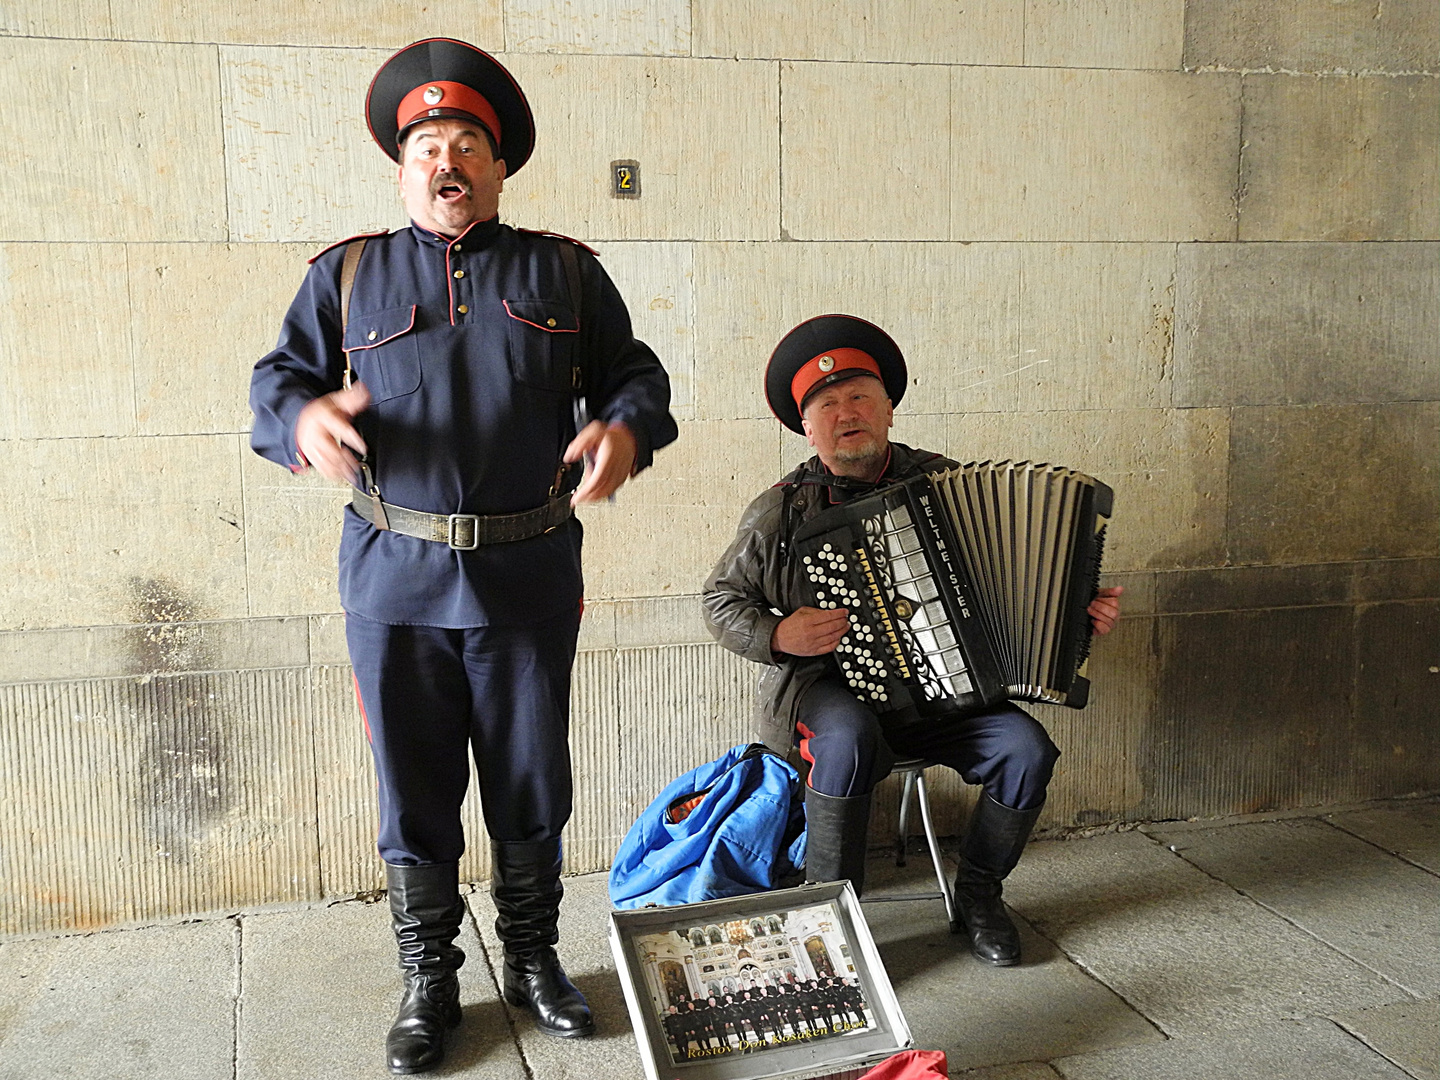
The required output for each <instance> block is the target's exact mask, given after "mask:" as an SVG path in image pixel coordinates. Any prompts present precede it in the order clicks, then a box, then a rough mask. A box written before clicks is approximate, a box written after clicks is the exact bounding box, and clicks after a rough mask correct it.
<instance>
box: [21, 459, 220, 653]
mask: <svg viewBox="0 0 1440 1080" xmlns="http://www.w3.org/2000/svg"><path fill="white" fill-rule="evenodd" d="M235 443H236V440H235V437H234V436H224V435H198V436H190V437H186V438H132V439H45V440H11V441H0V475H5V476H9V477H11V478H12V484H11V493H12V496H13V497H14V498H15V499H16V500H17V505H21V506H23V507H24V508H25V509H24V512H23V513H14V514H9V515H6V516H5V518H4V520H3V521H0V553H3V554H0V560H3V562H0V565H3V567H4V570H5V574H6V576H7V577H8V578H9V580H10V587H9V588H8V589H7V590H6V591H5V594H4V599H3V601H0V627H4V628H5V629H46V628H51V627H58V626H89V625H97V624H98V625H107V624H114V623H132V622H133V623H151V622H161V621H164V622H172V621H190V620H196V619H226V618H234V617H236V616H238V615H242V614H244V613H245V595H244V592H245V585H244V576H245V548H244V535H245V534H244V521H243V507H242V506H241V502H240V498H239V494H240V493H239V478H240V473H239V462H238V460H237V448H236V445H235ZM195 568H203V569H200V570H198V571H197V570H196V569H195Z"/></svg>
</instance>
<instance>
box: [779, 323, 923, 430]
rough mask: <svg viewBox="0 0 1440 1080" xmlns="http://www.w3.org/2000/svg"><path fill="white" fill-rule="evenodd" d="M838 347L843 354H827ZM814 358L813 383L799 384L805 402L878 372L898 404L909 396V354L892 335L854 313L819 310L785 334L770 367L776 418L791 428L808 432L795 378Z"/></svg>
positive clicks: (876, 374)
mask: <svg viewBox="0 0 1440 1080" xmlns="http://www.w3.org/2000/svg"><path fill="white" fill-rule="evenodd" d="M832 350H838V355H836V356H829V355H827V354H829V353H831V352H832ZM855 352H860V353H863V354H865V357H866V358H868V359H870V360H872V361H873V362H874V365H875V366H874V367H873V368H872V367H871V366H869V365H864V366H860V360H859V358H856V357H855V355H854V354H855ZM827 360H829V361H830V363H829V364H826V363H825V361H827ZM812 362H815V363H814V366H813V367H811V368H810V369H809V374H813V381H810V379H809V378H808V377H807V380H806V381H807V385H805V386H802V387H799V388H798V389H799V391H800V395H799V396H800V400H801V401H803V400H804V399H805V398H806V397H808V396H809V395H810V394H813V393H814V392H815V391H817V390H823V389H824V388H825V387H827V386H831V385H833V384H834V383H837V382H842V381H844V380H845V379H851V378H854V377H855V376H857V375H874V376H878V378H879V379H880V381H881V382H882V383H884V384H885V393H886V394H887V395H888V396H889V398H890V401H891V403H892V404H895V405H898V404H900V399H901V398H902V397H904V396H905V386H906V383H907V381H908V375H907V373H906V369H905V357H904V356H903V355H901V353H900V346H898V345H896V344H895V342H894V341H893V340H892V339H891V337H890V335H889V334H887V333H885V331H884V330H881V329H880V328H879V327H878V326H876V325H875V324H874V323H870V322H866V321H865V320H864V319H857V318H855V316H853V315H818V316H816V317H815V318H813V319H806V320H805V321H804V322H802V323H801V324H800V325H799V326H797V327H795V329H794V330H791V331H790V332H789V333H788V334H786V335H785V336H784V337H783V338H781V339H780V344H779V345H776V346H775V351H774V352H773V353H771V354H770V362H769V363H768V364H767V365H766V366H765V399H766V400H767V401H768V402H769V403H770V411H771V412H773V413H774V414H775V418H776V419H777V420H779V421H780V422H781V423H782V424H784V425H785V426H786V427H787V428H789V429H790V430H791V431H795V432H799V433H801V434H804V431H805V429H804V427H803V426H802V425H801V422H800V402H799V401H796V400H795V392H796V389H797V387H796V386H795V380H796V376H797V375H799V374H800V373H801V369H803V368H805V367H806V365H808V364H811V363H812ZM877 369H878V371H877Z"/></svg>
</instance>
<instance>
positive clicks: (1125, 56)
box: [1025, 0, 1185, 71]
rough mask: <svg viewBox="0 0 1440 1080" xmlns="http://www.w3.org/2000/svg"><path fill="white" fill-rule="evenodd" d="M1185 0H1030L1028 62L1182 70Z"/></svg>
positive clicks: (1027, 36) (1026, 36)
mask: <svg viewBox="0 0 1440 1080" xmlns="http://www.w3.org/2000/svg"><path fill="white" fill-rule="evenodd" d="M1184 45H1185V0H1146V2H1145V3H1144V4H1135V3H1129V4H1111V3H1109V2H1108V0H1079V2H1076V0H1027V3H1026V5H1025V63H1026V64H1027V65H1031V64H1033V65H1038V66H1043V67H1088V68H1153V69H1160V70H1167V71H1174V70H1177V69H1178V68H1179V67H1180V58H1181V53H1182V52H1183V51H1184Z"/></svg>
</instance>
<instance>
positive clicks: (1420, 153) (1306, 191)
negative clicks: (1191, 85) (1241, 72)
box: [1238, 75, 1440, 240]
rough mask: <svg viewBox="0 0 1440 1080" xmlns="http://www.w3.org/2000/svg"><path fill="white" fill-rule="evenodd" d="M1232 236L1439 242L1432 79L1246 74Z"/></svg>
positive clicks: (1437, 104) (1439, 121)
mask: <svg viewBox="0 0 1440 1080" xmlns="http://www.w3.org/2000/svg"><path fill="white" fill-rule="evenodd" d="M1244 98H1245V130H1244V149H1243V151H1242V154H1241V160H1240V201H1239V207H1240V231H1239V236H1238V239H1241V240H1435V239H1440V165H1437V154H1440V81H1437V80H1436V79H1433V78H1426V77H1423V76H1406V77H1400V78H1386V77H1370V78H1342V77H1330V78H1301V77H1296V76H1292V75H1247V76H1245V90H1244Z"/></svg>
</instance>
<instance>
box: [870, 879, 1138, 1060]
mask: <svg viewBox="0 0 1440 1080" xmlns="http://www.w3.org/2000/svg"><path fill="white" fill-rule="evenodd" d="M867 887H868V886H867ZM863 908H864V912H865V919H866V921H867V922H868V923H869V924H870V932H871V933H872V934H873V935H874V937H875V943H876V945H877V947H878V948H879V950H880V957H881V959H882V960H883V961H884V963H885V970H886V972H887V973H888V974H889V976H890V981H891V983H892V984H893V985H894V987H895V992H896V995H897V997H898V998H899V1000H900V1009H901V1012H903V1013H904V1014H905V1019H906V1021H907V1022H908V1023H909V1025H910V1031H911V1034H912V1035H913V1036H914V1038H915V1045H916V1046H917V1047H921V1048H924V1049H929V1050H944V1051H945V1055H946V1057H947V1059H948V1060H949V1064H950V1068H951V1070H952V1071H955V1070H958V1069H963V1068H975V1067H979V1066H992V1065H1011V1064H1017V1063H1023V1062H1032V1063H1033V1062H1040V1061H1046V1060H1048V1059H1050V1058H1054V1057H1060V1056H1062V1055H1067V1054H1078V1053H1084V1052H1086V1051H1092V1050H1103V1049H1109V1048H1113V1047H1120V1046H1131V1045H1136V1044H1145V1043H1152V1042H1160V1041H1163V1039H1164V1036H1163V1035H1161V1034H1160V1033H1159V1032H1158V1031H1156V1030H1155V1028H1154V1027H1153V1026H1152V1025H1151V1024H1150V1023H1149V1022H1148V1021H1146V1019H1145V1018H1144V1017H1143V1016H1141V1015H1140V1014H1139V1013H1137V1012H1135V1010H1133V1009H1132V1008H1130V1006H1129V1005H1127V1004H1126V1003H1125V1002H1124V1001H1123V1000H1122V999H1121V998H1120V997H1118V996H1117V995H1116V994H1114V993H1113V992H1112V991H1111V990H1109V989H1108V988H1106V987H1105V986H1104V985H1102V984H1101V983H1099V982H1097V981H1095V980H1094V979H1092V978H1091V977H1090V976H1088V975H1086V974H1085V972H1084V971H1082V970H1081V969H1080V968H1079V967H1077V966H1076V965H1075V964H1073V963H1071V961H1070V960H1069V959H1068V958H1067V957H1066V956H1065V955H1064V954H1063V953H1062V952H1060V951H1059V950H1058V949H1056V948H1055V946H1054V945H1052V944H1051V943H1050V942H1049V941H1047V940H1045V938H1043V937H1041V936H1040V935H1039V934H1037V933H1036V932H1035V931H1034V930H1033V929H1032V928H1031V927H1030V926H1029V925H1028V924H1026V923H1025V922H1024V920H1019V921H1018V922H1017V925H1018V926H1019V928H1020V935H1021V942H1022V948H1023V950H1024V962H1023V963H1022V964H1020V965H1019V966H1018V967H1013V968H994V967H990V966H989V965H988V964H984V963H981V962H980V961H979V960H976V959H975V958H974V957H973V956H972V955H971V954H970V951H969V946H968V942H967V941H966V940H965V939H964V938H962V937H960V936H958V935H955V934H951V933H950V927H949V924H948V923H947V922H946V920H945V909H944V907H943V906H942V905H941V903H940V901H939V900H917V901H905V902H900V903H883V904H864V905H863ZM1016 1075H1017V1076H1020V1077H1023V1076H1026V1075H1027V1074H1026V1073H1025V1072H1024V1071H1022V1072H1020V1073H1018V1074H1016ZM1036 1075H1040V1076H1050V1075H1053V1074H1051V1073H1048V1072H1043V1071H1042V1072H1040V1073H1038V1074H1036Z"/></svg>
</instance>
